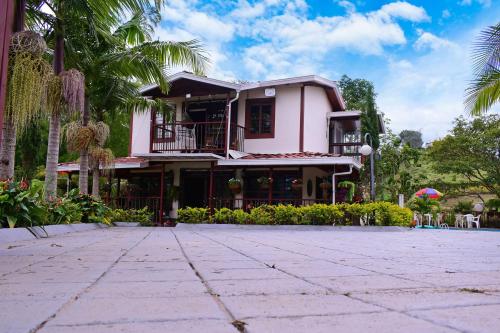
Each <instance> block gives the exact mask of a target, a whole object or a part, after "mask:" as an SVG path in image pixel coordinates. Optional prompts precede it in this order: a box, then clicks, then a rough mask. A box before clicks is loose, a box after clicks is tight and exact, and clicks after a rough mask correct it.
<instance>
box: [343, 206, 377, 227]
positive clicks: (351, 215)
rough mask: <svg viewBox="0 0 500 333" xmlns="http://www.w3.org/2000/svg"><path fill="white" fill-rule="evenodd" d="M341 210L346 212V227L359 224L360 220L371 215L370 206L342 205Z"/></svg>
mask: <svg viewBox="0 0 500 333" xmlns="http://www.w3.org/2000/svg"><path fill="white" fill-rule="evenodd" d="M338 206H339V209H340V210H341V211H343V212H344V223H345V224H346V225H353V224H357V223H359V219H360V218H361V217H362V216H364V215H366V214H369V213H371V210H370V207H369V206H368V204H360V203H353V204H340V205H338Z"/></svg>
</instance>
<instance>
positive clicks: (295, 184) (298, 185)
mask: <svg viewBox="0 0 500 333" xmlns="http://www.w3.org/2000/svg"><path fill="white" fill-rule="evenodd" d="M302 186H303V183H302V179H301V178H296V179H294V180H292V189H294V190H296V191H300V190H302Z"/></svg>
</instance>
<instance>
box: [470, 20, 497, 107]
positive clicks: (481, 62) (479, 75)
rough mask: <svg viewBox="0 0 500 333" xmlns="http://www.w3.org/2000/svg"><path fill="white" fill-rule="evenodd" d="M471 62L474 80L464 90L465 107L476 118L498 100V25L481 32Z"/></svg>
mask: <svg viewBox="0 0 500 333" xmlns="http://www.w3.org/2000/svg"><path fill="white" fill-rule="evenodd" d="M473 61H474V75H475V78H474V80H473V81H472V83H471V84H470V86H469V88H467V90H466V99H465V107H466V109H467V110H468V111H469V113H470V114H471V115H474V116H477V115H480V114H482V113H485V112H487V111H488V110H489V109H490V108H491V107H492V106H493V105H494V104H495V103H497V102H498V101H499V100H500V23H497V24H496V25H494V26H490V27H488V28H486V29H485V30H483V31H482V32H481V34H480V35H479V38H478V40H477V42H476V43H475V47H474V51H473Z"/></svg>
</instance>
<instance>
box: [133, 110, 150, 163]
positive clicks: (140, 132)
mask: <svg viewBox="0 0 500 333" xmlns="http://www.w3.org/2000/svg"><path fill="white" fill-rule="evenodd" d="M132 117H133V118H132V119H133V120H132V138H131V145H132V147H131V150H130V155H131V156H134V155H135V154H147V153H149V141H150V139H151V112H150V111H147V112H143V113H135V112H134V114H133V115H132Z"/></svg>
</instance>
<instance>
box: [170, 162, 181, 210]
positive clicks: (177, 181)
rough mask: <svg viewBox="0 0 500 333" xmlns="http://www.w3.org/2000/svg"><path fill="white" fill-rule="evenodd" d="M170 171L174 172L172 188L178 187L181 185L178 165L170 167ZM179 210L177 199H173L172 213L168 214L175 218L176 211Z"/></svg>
mask: <svg viewBox="0 0 500 333" xmlns="http://www.w3.org/2000/svg"><path fill="white" fill-rule="evenodd" d="M172 171H173V172H174V184H173V185H174V186H176V187H178V188H179V186H180V184H181V169H180V167H179V166H178V165H175V164H174V165H172ZM178 208H179V197H177V198H174V200H173V201H172V211H171V212H170V217H172V218H176V217H177V209H178Z"/></svg>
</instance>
